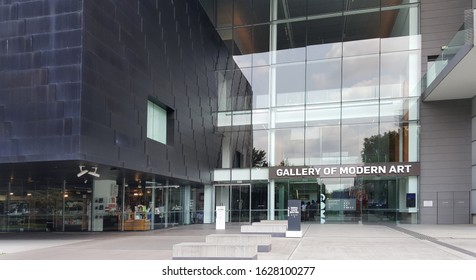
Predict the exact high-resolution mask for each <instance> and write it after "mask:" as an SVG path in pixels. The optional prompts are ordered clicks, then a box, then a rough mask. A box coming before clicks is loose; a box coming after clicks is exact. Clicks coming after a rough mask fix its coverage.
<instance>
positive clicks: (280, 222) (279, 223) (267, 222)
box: [257, 220, 288, 225]
mask: <svg viewBox="0 0 476 280" xmlns="http://www.w3.org/2000/svg"><path fill="white" fill-rule="evenodd" d="M257 223H262V224H276V225H287V224H288V220H261V221H259V222H257Z"/></svg>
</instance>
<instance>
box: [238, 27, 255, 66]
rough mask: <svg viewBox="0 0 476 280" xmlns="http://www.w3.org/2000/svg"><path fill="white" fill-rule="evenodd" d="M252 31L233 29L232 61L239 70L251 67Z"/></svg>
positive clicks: (246, 28) (241, 28)
mask: <svg viewBox="0 0 476 280" xmlns="http://www.w3.org/2000/svg"><path fill="white" fill-rule="evenodd" d="M252 33H253V29H252V28H251V27H240V28H235V29H233V59H234V60H235V61H236V64H238V67H239V68H243V67H251V58H252V56H251V54H252V53H253V52H254V50H253V34H252Z"/></svg>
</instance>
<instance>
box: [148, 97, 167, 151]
mask: <svg viewBox="0 0 476 280" xmlns="http://www.w3.org/2000/svg"><path fill="white" fill-rule="evenodd" d="M147 138H149V139H152V140H155V141H157V142H160V143H162V144H167V111H166V110H165V109H164V108H162V107H160V106H159V105H157V104H154V103H153V102H152V101H147Z"/></svg>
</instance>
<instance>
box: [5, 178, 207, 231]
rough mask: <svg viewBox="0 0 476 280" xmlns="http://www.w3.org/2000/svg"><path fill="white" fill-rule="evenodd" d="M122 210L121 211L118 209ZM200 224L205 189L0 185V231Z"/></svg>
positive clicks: (28, 183) (86, 183)
mask: <svg viewBox="0 0 476 280" xmlns="http://www.w3.org/2000/svg"><path fill="white" fill-rule="evenodd" d="M123 205H125V207H123ZM203 222H204V188H203V187H198V186H197V187H196V186H180V187H179V186H178V185H171V186H168V185H164V186H162V185H160V184H156V183H154V182H142V181H132V182H126V183H120V184H116V182H115V181H111V180H95V181H93V182H91V181H89V180H84V181H82V180H81V181H77V182H66V181H52V180H48V181H44V182H36V181H32V180H30V181H27V180H17V179H14V180H10V181H9V182H4V183H2V184H1V185H0V231H1V232H7V231H123V230H124V231H136V230H150V229H159V228H165V227H173V226H177V225H184V224H197V223H203Z"/></svg>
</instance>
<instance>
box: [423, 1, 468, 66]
mask: <svg viewBox="0 0 476 280" xmlns="http://www.w3.org/2000/svg"><path fill="white" fill-rule="evenodd" d="M467 9H471V0H421V34H422V65H423V67H422V71H423V73H426V71H427V68H426V64H427V58H428V56H433V55H439V54H441V47H442V46H445V45H447V44H448V43H449V42H450V40H451V39H452V38H453V36H454V35H455V34H456V32H457V31H458V29H459V28H460V27H461V26H462V25H463V22H464V11H465V10H467Z"/></svg>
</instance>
